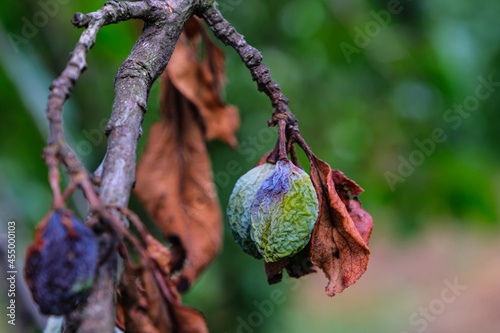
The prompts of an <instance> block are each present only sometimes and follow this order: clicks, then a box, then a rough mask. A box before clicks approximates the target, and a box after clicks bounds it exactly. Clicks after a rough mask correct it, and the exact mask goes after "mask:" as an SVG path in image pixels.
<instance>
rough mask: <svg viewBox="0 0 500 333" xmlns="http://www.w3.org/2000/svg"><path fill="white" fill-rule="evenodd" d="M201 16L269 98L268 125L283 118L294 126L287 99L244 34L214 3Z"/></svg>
mask: <svg viewBox="0 0 500 333" xmlns="http://www.w3.org/2000/svg"><path fill="white" fill-rule="evenodd" d="M201 16H202V17H203V19H204V20H205V21H206V22H207V24H208V26H209V27H210V29H211V30H212V31H213V33H214V35H215V36H216V37H217V38H218V39H220V40H221V41H222V42H223V43H224V44H225V45H229V46H231V47H232V48H234V49H235V51H236V52H237V53H238V54H239V55H240V57H241V60H243V62H244V63H245V65H246V66H247V68H248V69H249V70H250V72H251V73H252V78H253V80H254V81H256V82H257V87H258V89H259V91H262V92H264V93H265V94H266V95H267V96H268V97H269V98H270V100H271V103H272V105H273V108H274V113H273V118H272V119H271V120H270V121H269V125H270V126H275V125H277V124H278V121H279V120H280V119H284V120H285V121H286V123H287V126H295V125H296V124H297V119H296V118H295V116H294V115H293V114H292V113H291V112H290V109H289V108H288V103H289V100H288V99H287V98H286V97H285V96H284V95H283V93H282V92H281V89H280V86H279V84H277V83H276V82H274V81H273V80H272V79H271V74H270V71H269V68H268V67H267V66H266V65H264V64H263V63H262V53H261V52H260V51H259V50H257V49H256V48H255V47H253V46H251V45H249V44H248V43H247V42H246V40H245V38H244V36H243V35H241V34H239V33H238V32H237V31H236V29H235V28H234V27H233V26H232V25H231V23H229V22H228V21H227V20H226V19H224V17H223V16H222V14H221V12H220V11H219V10H218V9H217V6H216V4H215V5H212V6H210V7H208V8H207V9H206V10H204V11H203V12H202V13H201Z"/></svg>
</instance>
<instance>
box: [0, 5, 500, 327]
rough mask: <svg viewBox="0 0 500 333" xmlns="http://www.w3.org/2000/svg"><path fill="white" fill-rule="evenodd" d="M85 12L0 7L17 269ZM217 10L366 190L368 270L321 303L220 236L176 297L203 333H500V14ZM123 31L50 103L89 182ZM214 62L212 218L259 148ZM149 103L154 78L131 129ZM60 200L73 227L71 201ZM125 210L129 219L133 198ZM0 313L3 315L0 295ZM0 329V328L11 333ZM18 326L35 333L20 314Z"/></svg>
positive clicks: (234, 82) (2, 323) (128, 25)
mask: <svg viewBox="0 0 500 333" xmlns="http://www.w3.org/2000/svg"><path fill="white" fill-rule="evenodd" d="M102 4H103V1H85V2H83V1H76V0H73V1H72V0H64V1H63V0H41V1H35V0H19V1H2V2H0V102H1V103H0V107H1V112H0V220H1V224H0V226H1V232H2V233H4V232H5V229H6V228H5V226H6V222H7V221H8V220H15V221H16V222H17V245H18V260H17V264H18V266H21V265H22V254H23V251H24V249H25V248H26V246H27V245H28V243H29V242H30V241H31V238H32V235H33V231H34V228H35V225H36V223H37V221H38V220H40V219H41V217H43V216H44V214H46V212H47V211H48V209H49V206H50V199H51V195H50V190H49V187H48V184H47V170H46V167H45V165H44V163H43V161H42V160H41V158H40V155H41V151H42V148H43V146H44V142H45V140H46V136H47V123H46V121H45V118H44V109H45V103H46V100H47V95H48V87H49V85H50V82H51V81H52V80H53V79H54V78H55V77H57V76H58V75H59V73H60V71H61V70H62V69H63V68H64V66H65V64H66V62H67V60H68V59H69V52H70V51H71V50H72V49H73V47H74V45H75V43H76V41H77V39H78V37H79V34H80V33H81V31H79V30H77V29H75V28H73V26H72V25H71V24H70V19H71V17H72V15H73V14H74V12H76V11H81V12H90V11H94V10H96V9H97V8H100V7H101V6H102ZM220 4H221V10H222V12H223V14H224V15H225V16H226V17H227V18H228V19H229V20H230V21H231V22H232V23H233V24H234V25H235V26H236V28H237V29H238V30H239V31H240V32H241V33H242V34H244V35H245V36H246V37H247V40H248V42H249V43H251V44H253V45H254V46H256V47H257V48H259V49H260V50H261V51H262V52H263V54H264V62H265V63H266V64H267V65H268V66H269V67H270V69H271V73H272V75H273V78H274V80H276V81H277V82H278V83H280V85H281V87H282V89H283V91H284V93H285V95H286V96H288V97H289V99H291V104H290V107H291V109H292V111H293V112H294V113H295V114H296V116H297V117H298V119H299V123H300V127H301V131H302V133H303V136H304V138H305V139H306V140H307V141H308V143H309V145H310V146H311V147H312V149H313V150H314V151H315V152H316V154H317V155H318V156H320V157H321V158H322V159H324V160H325V161H327V162H328V163H330V164H331V165H332V166H333V167H334V168H337V169H340V170H342V171H343V172H344V173H346V175H347V176H348V177H350V178H352V179H354V180H356V181H357V182H358V183H359V184H360V185H361V186H362V187H363V188H364V189H365V193H364V194H362V195H361V197H360V199H361V200H362V202H363V207H364V208H365V209H367V210H368V211H369V212H370V213H371V214H372V216H373V218H374V220H375V229H374V232H373V235H372V238H371V242H370V248H371V250H372V254H371V261H370V264H369V266H368V271H367V273H366V274H365V275H364V276H363V277H362V278H361V279H360V280H359V281H358V282H357V283H356V284H355V285H354V286H352V287H350V288H348V289H347V290H345V291H344V292H343V293H342V294H340V295H337V296H335V297H334V298H328V297H327V296H326V295H325V294H324V286H325V285H326V279H325V278H324V276H323V274H322V273H321V272H319V273H317V274H315V275H312V276H308V277H307V278H305V279H302V280H292V279H287V278H285V281H284V282H282V283H281V284H278V285H274V286H268V285H267V283H266V278H265V273H264V268H263V263H262V262H260V261H257V260H254V259H253V258H251V257H249V256H247V255H245V254H244V253H243V252H241V251H240V250H239V249H238V248H237V246H236V245H235V244H234V242H233V241H232V239H231V236H230V235H229V233H228V232H227V230H226V232H225V240H224V248H223V251H222V253H221V255H220V256H219V257H218V258H217V260H216V261H215V262H214V264H213V265H212V266H211V267H210V268H209V269H208V271H207V272H206V273H205V274H204V275H203V277H202V278H201V279H200V280H199V281H198V282H197V284H196V285H195V286H194V287H193V288H192V290H191V291H190V292H189V293H188V294H187V295H186V296H185V298H184V299H185V302H187V303H188V304H190V305H192V306H194V307H197V308H199V309H201V310H202V311H203V312H204V313H205V314H206V317H207V321H208V325H209V327H210V329H211V331H212V332H244V333H251V332H264V333H267V332H293V333H296V332H297V333H298V332H311V333H316V332H317V333H319V332H351V333H357V332H360V333H361V332H374V333H375V332H384V333H386V332H393V333H403V332H406V333H411V332H428V333H431V332H436V333H438V332H439V333H440V332H454V333H468V332H479V333H494V332H499V331H500V317H499V316H498V314H499V313H500V285H499V283H498V281H499V279H500V256H498V254H499V253H500V242H499V237H498V232H499V229H500V228H499V213H500V211H499V204H500V170H499V166H500V155H499V142H500V128H499V126H498V123H499V121H500V114H499V112H498V105H500V83H496V82H500V71H499V69H500V33H499V32H498V29H497V27H498V20H499V18H500V17H499V14H500V2H499V1H497V0H478V1H467V0H419V1H411V0H400V1H396V0H391V1H387V0H378V1H368V0H349V1H347V0H310V1H304V0H286V1H283V0H275V1H268V0H252V1H242V0H222V1H221V2H220ZM137 33H138V25H137V23H134V22H125V23H121V24H119V25H113V26H108V27H105V28H104V29H102V30H101V32H100V33H99V35H98V39H97V44H96V46H95V47H94V48H93V49H92V50H91V52H90V54H89V57H88V67H89V68H88V70H87V71H86V72H85V73H84V75H83V76H82V77H81V80H80V81H79V82H78V84H77V86H76V89H75V90H74V92H73V95H72V97H71V99H70V100H69V101H68V103H67V104H66V108H65V114H64V115H65V126H66V135H67V136H68V139H69V142H70V144H71V145H72V146H73V147H74V148H75V150H76V151H77V153H78V154H79V156H80V158H81V159H82V160H83V161H84V163H85V165H86V166H87V167H88V169H89V170H94V169H95V168H96V167H97V166H98V164H99V162H100V161H101V159H102V158H103V156H104V152H105V149H106V139H105V137H104V135H103V129H104V127H105V125H106V122H107V119H108V117H109V114H110V110H111V106H112V101H113V85H112V83H113V78H114V74H115V72H116V70H117V69H118V67H119V66H120V64H121V62H122V61H123V60H124V59H125V57H126V55H127V54H128V52H129V51H130V49H131V47H132V45H133V43H134V41H135V38H136V37H137ZM225 50H226V51H227V52H226V54H227V77H228V85H227V88H226V92H225V95H226V99H227V101H228V102H229V103H231V104H234V105H237V106H238V107H239V108H240V111H241V129H240V131H239V134H238V138H239V140H240V149H239V150H237V151H234V150H231V149H230V148H229V147H227V146H225V145H223V144H221V143H219V142H212V143H210V144H209V146H210V151H211V156H212V163H213V169H214V175H215V179H216V183H217V189H218V193H219V198H220V202H221V205H222V209H223V210H225V207H226V204H227V201H228V198H229V195H230V193H231V190H232V187H233V185H234V183H235V182H236V180H237V179H238V177H240V176H241V175H242V174H243V173H244V172H246V171H247V170H248V169H250V168H251V167H252V166H253V164H254V163H255V162H256V161H257V160H258V158H259V157H260V156H261V155H262V154H264V153H265V152H267V151H268V150H269V149H270V148H271V147H272V146H273V144H274V140H275V137H276V133H275V132H274V130H273V131H271V132H270V131H269V130H266V121H267V120H268V119H269V117H270V115H271V112H272V109H271V107H270V104H269V102H268V100H267V98H266V97H265V96H264V95H263V94H261V93H259V92H257V90H256V85H255V83H254V82H252V81H251V78H250V74H249V73H248V70H247V69H246V68H245V67H244V65H243V64H242V63H241V61H240V60H239V58H238V57H237V55H236V54H235V53H234V52H233V51H232V50H231V49H225ZM487 81H489V82H490V83H489V84H485V82H487ZM157 96H158V84H157V83H156V84H155V86H154V88H153V90H152V94H151V99H150V103H149V111H148V114H147V115H146V120H145V122H144V130H145V133H147V131H148V128H149V127H150V126H151V123H152V122H154V121H155V120H157V119H158V115H157V109H158V98H157ZM460 110H461V111H460ZM436 131H437V133H438V135H437V134H435V133H436ZM270 133H271V134H272V135H270ZM145 143H146V140H145V139H141V140H140V149H141V150H142V149H143V147H144V145H145ZM301 158H303V156H301ZM232 161H236V162H237V166H238V167H237V170H238V171H237V173H236V172H232V170H233V168H234V163H231V162H232ZM228 165H231V168H230V169H231V171H228ZM398 177H399V178H398ZM71 205H72V208H73V209H74V210H75V211H76V212H77V213H78V214H80V216H84V215H85V205H84V203H83V200H82V198H81V197H78V196H76V197H75V198H73V200H72V202H71ZM131 207H132V208H133V209H135V210H136V211H138V212H139V213H141V214H142V213H143V212H142V210H141V207H140V206H139V204H138V203H137V201H136V200H135V199H132V201H131ZM144 218H145V219H146V217H145V216H144ZM155 232H157V231H155ZM4 241H5V238H3V242H4ZM2 270H3V269H2ZM4 281H5V279H4V278H3V277H2V279H1V282H0V287H1V288H2V289H3V288H4V287H5V282H4ZM18 281H19V280H18ZM453 286H454V287H453ZM19 288H21V287H19ZM276 290H279V291H276ZM20 293H22V290H21V289H20V290H19V291H18V297H22V295H20ZM281 293H282V294H281ZM276 294H280V295H282V297H280V298H279V300H278V301H276V299H275V298H274V297H273V296H272V295H276ZM0 295H5V293H4V291H2V292H1V293H0ZM28 297H29V296H28ZM0 305H1V306H0V308H2V309H5V307H4V306H5V299H3V297H2V298H0ZM26 309H27V310H25V311H24V312H23V309H20V308H18V320H24V319H21V318H25V319H26V318H28V317H26V316H27V314H26V313H29V312H31V313H33V311H34V310H32V309H30V308H26ZM2 316H3V319H1V320H0V331H2V332H11V331H13V327H12V326H10V325H7V324H6V320H5V315H4V314H3V313H2ZM21 316H22V317H21ZM36 320H38V322H40V321H41V320H43V318H38V319H36ZM36 320H35V322H36ZM27 326H31V328H27ZM17 328H18V331H19V332H30V331H31V332H38V331H40V330H39V329H36V328H34V326H33V325H32V324H30V322H29V321H28V319H26V324H25V325H24V327H23V325H20V326H17Z"/></svg>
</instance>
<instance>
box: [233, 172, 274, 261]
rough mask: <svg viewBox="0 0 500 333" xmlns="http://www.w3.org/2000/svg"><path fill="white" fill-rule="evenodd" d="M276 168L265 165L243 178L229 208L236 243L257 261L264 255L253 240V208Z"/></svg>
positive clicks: (237, 185)
mask: <svg viewBox="0 0 500 333" xmlns="http://www.w3.org/2000/svg"><path fill="white" fill-rule="evenodd" d="M275 167H276V165H275V164H271V163H264V164H262V165H259V166H257V167H255V168H253V169H251V170H250V171H248V172H247V173H246V174H244V175H243V176H241V178H240V179H238V181H237V182H236V185H235V186H234V189H233V193H232V194H231V197H230V198H229V204H228V207H227V216H228V218H229V227H230V229H231V234H232V235H233V238H234V240H235V242H236V243H237V244H238V245H239V246H240V248H241V249H242V250H243V251H244V252H245V253H247V254H249V255H251V256H253V257H254V258H257V259H261V258H262V255H261V254H260V253H259V251H258V250H257V247H256V245H255V243H254V241H253V240H252V238H251V233H252V223H251V206H252V202H253V199H254V197H255V195H256V194H257V191H258V190H259V189H260V187H261V185H262V183H263V182H264V181H265V180H266V179H267V178H268V177H269V175H270V174H271V173H272V172H273V171H274V169H275Z"/></svg>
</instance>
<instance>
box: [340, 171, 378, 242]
mask: <svg viewBox="0 0 500 333" xmlns="http://www.w3.org/2000/svg"><path fill="white" fill-rule="evenodd" d="M332 176H333V182H334V183H335V189H336V190H337V193H338V194H339V197H340V199H342V202H343V203H344V205H345V206H346V208H347V211H348V212H349V215H350V216H351V218H352V220H353V221H354V225H355V226H356V229H358V232H359V233H360V235H361V238H363V240H364V241H365V243H366V245H368V241H369V240H370V235H371V233H372V229H373V219H372V217H371V216H370V214H368V212H367V211H366V210H364V209H363V208H361V202H360V201H359V199H358V198H357V196H358V195H360V194H361V193H363V189H362V188H361V187H360V186H359V185H358V184H356V183H355V182H354V181H353V180H351V179H349V178H347V177H346V176H345V175H344V173H342V172H341V171H339V170H333V174H332Z"/></svg>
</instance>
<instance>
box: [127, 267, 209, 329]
mask: <svg viewBox="0 0 500 333" xmlns="http://www.w3.org/2000/svg"><path fill="white" fill-rule="evenodd" d="M155 270H156V268H154V267H151V266H148V265H142V266H141V267H140V268H137V269H134V268H133V267H132V264H131V262H130V261H129V260H126V262H125V271H124V274H123V275H122V279H121V282H120V292H119V298H118V300H119V310H120V311H119V312H121V313H122V315H121V317H122V318H123V323H120V322H119V326H120V327H123V328H124V329H125V331H126V332H134V333H135V332H139V333H208V328H207V326H206V323H205V319H204V317H203V315H202V314H201V313H200V312H199V311H197V310H195V309H193V308H190V307H187V306H185V305H183V304H181V303H180V297H179V295H178V294H177V293H176V291H175V289H174V288H172V286H169V285H170V284H171V283H172V281H171V280H170V278H169V277H167V278H164V277H163V276H162V275H161V274H158V273H159V272H158V271H155ZM139 277H140V280H139ZM159 279H161V282H162V284H163V287H160V285H159V284H158V283H159V281H160V280H159ZM171 292H172V293H171Z"/></svg>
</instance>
